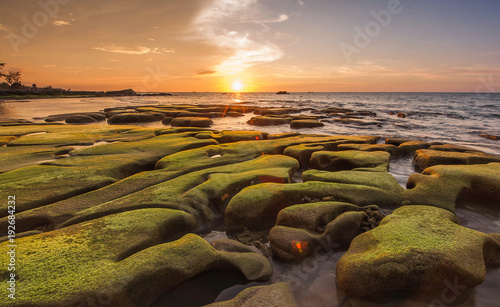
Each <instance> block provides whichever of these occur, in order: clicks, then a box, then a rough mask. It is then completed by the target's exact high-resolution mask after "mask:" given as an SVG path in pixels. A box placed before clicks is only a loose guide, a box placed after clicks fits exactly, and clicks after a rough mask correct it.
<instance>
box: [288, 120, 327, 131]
mask: <svg viewBox="0 0 500 307" xmlns="http://www.w3.org/2000/svg"><path fill="white" fill-rule="evenodd" d="M324 125H325V124H323V123H321V122H320V121H318V120H316V119H298V120H297V119H296V120H292V121H291V122H290V128H292V129H302V128H318V127H323V126H324Z"/></svg>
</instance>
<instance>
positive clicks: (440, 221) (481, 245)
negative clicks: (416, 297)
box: [336, 206, 500, 296]
mask: <svg viewBox="0 0 500 307" xmlns="http://www.w3.org/2000/svg"><path fill="white" fill-rule="evenodd" d="M483 251H484V253H483ZM485 262H489V263H500V244H499V243H498V242H496V241H495V240H494V239H493V238H492V237H491V236H489V235H486V234H484V233H481V232H478V231H475V230H471V229H468V228H465V227H462V226H460V225H458V219H457V218H456V216H455V215H454V214H452V213H450V212H449V211H446V210H443V209H440V208H435V207H430V206H404V207H401V208H399V209H397V210H395V211H394V212H393V213H392V214H391V215H389V216H387V217H386V218H384V219H383V220H382V222H381V223H380V225H379V226H378V227H377V228H375V229H373V230H371V231H369V232H366V233H363V234H361V235H359V236H358V237H356V238H355V239H354V240H353V241H352V243H351V246H350V248H349V250H348V251H347V253H345V254H344V255H343V256H342V258H340V260H339V261H338V263H337V268H336V275H337V283H338V285H339V287H340V288H341V289H342V290H343V291H345V292H346V293H347V294H348V295H350V296H364V295H368V294H373V293H381V292H384V291H398V290H430V289H443V288H445V287H446V286H447V284H446V281H448V282H451V283H453V284H455V285H460V290H461V291H463V290H465V289H467V288H472V287H475V286H477V285H479V284H481V283H482V282H483V281H484V279H485V276H486V266H485Z"/></svg>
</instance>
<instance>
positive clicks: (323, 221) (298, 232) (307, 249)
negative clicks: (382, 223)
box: [269, 202, 381, 260]
mask: <svg viewBox="0 0 500 307" xmlns="http://www.w3.org/2000/svg"><path fill="white" fill-rule="evenodd" d="M365 210H367V211H368V212H370V214H372V212H373V211H377V212H378V210H379V209H378V207H376V206H372V207H366V208H360V207H358V206H355V205H352V204H347V203H339V202H317V203H310V204H301V205H296V206H291V207H287V208H285V209H283V210H281V211H280V213H279V214H278V218H277V221H276V226H275V227H273V228H272V229H271V232H270V234H269V240H270V242H271V248H272V250H273V253H274V254H275V255H276V256H278V257H279V258H281V259H283V260H298V259H304V258H307V257H309V256H312V255H313V254H318V253H320V251H321V252H323V253H324V251H325V250H327V251H333V250H340V249H342V248H345V247H347V246H349V244H350V242H351V241H352V239H354V238H355V237H356V236H357V235H359V234H360V233H362V232H363V231H365V230H364V229H362V225H369V223H368V219H369V216H368V214H367V213H365ZM378 216H380V218H379V220H381V215H380V212H378ZM379 220H377V221H375V222H374V226H375V225H377V224H378V222H379ZM369 229H371V228H369Z"/></svg>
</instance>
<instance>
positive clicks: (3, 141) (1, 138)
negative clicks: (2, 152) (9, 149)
mask: <svg viewBox="0 0 500 307" xmlns="http://www.w3.org/2000/svg"><path fill="white" fill-rule="evenodd" d="M15 139H16V137H15V136H12V135H5V136H0V146H3V145H5V144H7V143H9V142H10V141H12V140H15Z"/></svg>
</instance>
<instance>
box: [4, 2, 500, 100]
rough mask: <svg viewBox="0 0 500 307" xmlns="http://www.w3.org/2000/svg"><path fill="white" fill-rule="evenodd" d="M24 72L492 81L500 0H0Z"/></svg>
mask: <svg viewBox="0 0 500 307" xmlns="http://www.w3.org/2000/svg"><path fill="white" fill-rule="evenodd" d="M0 7H2V10H1V11H0V62H5V63H6V67H5V68H4V71H9V70H12V71H21V73H22V82H23V83H25V84H26V85H31V84H32V83H36V84H37V86H38V87H44V86H48V85H51V86H53V87H59V88H65V89H69V88H70V89H71V90H119V89H125V88H132V89H134V90H136V91H141V92H161V91H164V92H183V91H198V92H204V91H210V92H220V91H223V92H225V91H257V92H275V91H278V90H286V91H289V92H309V91H313V92H499V91H500V18H498V12H500V1H498V0H477V1H470V0H418V1H412V0H184V1H179V0H141V1H139V0H85V1H77V0H16V1H14V0H0Z"/></svg>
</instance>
